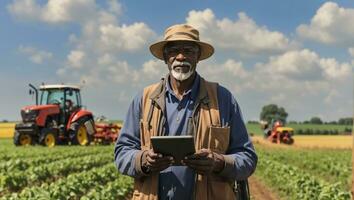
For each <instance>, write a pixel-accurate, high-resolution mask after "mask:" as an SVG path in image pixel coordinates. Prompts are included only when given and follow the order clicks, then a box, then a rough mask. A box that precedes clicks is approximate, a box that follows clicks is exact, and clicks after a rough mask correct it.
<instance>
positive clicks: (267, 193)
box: [248, 176, 280, 200]
mask: <svg viewBox="0 0 354 200" xmlns="http://www.w3.org/2000/svg"><path fill="white" fill-rule="evenodd" d="M248 184H249V187H250V194H251V200H280V198H279V197H278V196H277V195H276V194H275V193H274V192H273V191H271V190H270V189H269V188H267V187H266V186H265V185H264V184H263V183H262V182H261V181H260V180H259V179H257V178H256V177H254V176H251V177H250V178H249V179H248Z"/></svg>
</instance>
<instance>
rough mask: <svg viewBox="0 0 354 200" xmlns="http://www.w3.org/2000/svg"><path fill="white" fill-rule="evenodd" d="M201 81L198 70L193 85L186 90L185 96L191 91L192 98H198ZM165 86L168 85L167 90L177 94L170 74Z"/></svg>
mask: <svg viewBox="0 0 354 200" xmlns="http://www.w3.org/2000/svg"><path fill="white" fill-rule="evenodd" d="M199 82H200V76H199V74H198V73H197V72H196V74H195V78H194V82H193V85H192V87H191V88H190V89H189V90H187V91H186V92H185V94H184V96H186V95H188V94H189V93H190V98H191V99H193V100H195V99H196V98H197V94H198V89H199ZM165 87H166V92H169V93H170V94H172V95H175V93H174V92H173V90H172V88H171V85H170V75H169V76H168V79H167V81H166V85H165Z"/></svg>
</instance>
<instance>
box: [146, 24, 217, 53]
mask: <svg viewBox="0 0 354 200" xmlns="http://www.w3.org/2000/svg"><path fill="white" fill-rule="evenodd" d="M172 41H192V42H195V43H197V44H198V45H199V46H200V49H201V54H200V58H199V60H204V59H206V58H209V57H210V56H211V55H213V53H214V47H213V46H211V45H210V44H208V43H205V42H201V41H199V31H198V30H197V29H195V28H193V27H192V26H190V25H187V24H177V25H173V26H171V27H169V28H167V29H166V30H165V35H164V40H163V41H160V42H156V43H155V44H152V45H151V46H150V51H151V53H152V55H154V56H155V57H156V58H158V59H161V60H164V57H163V50H164V47H165V45H166V44H167V43H168V42H172Z"/></svg>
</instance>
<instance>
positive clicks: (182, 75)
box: [171, 60, 194, 81]
mask: <svg viewBox="0 0 354 200" xmlns="http://www.w3.org/2000/svg"><path fill="white" fill-rule="evenodd" d="M178 65H187V66H189V71H188V72H186V73H184V72H181V71H175V69H174V68H175V66H178ZM193 72H194V70H193V69H192V65H191V64H190V63H189V62H179V61H176V60H175V61H173V63H172V65H171V75H172V76H173V77H174V78H175V79H177V80H179V81H184V80H186V79H188V78H189V77H190V76H191V75H192V74H193Z"/></svg>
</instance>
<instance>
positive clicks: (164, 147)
mask: <svg viewBox="0 0 354 200" xmlns="http://www.w3.org/2000/svg"><path fill="white" fill-rule="evenodd" d="M150 140H151V144H152V148H153V149H154V152H156V153H161V154H162V155H164V156H173V157H174V159H175V163H174V165H182V164H181V160H182V159H183V158H184V157H185V156H187V155H191V154H194V153H195V148H194V137H193V136H191V135H181V136H152V137H151V139H150Z"/></svg>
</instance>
